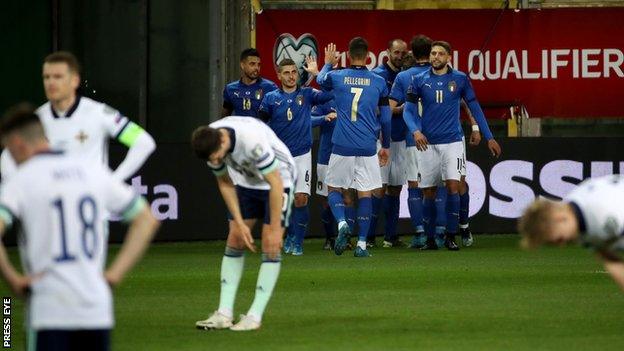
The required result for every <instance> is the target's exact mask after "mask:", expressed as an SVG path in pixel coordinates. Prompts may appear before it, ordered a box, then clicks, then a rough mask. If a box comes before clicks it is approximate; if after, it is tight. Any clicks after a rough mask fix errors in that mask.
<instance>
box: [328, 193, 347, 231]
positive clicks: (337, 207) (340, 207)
mask: <svg viewBox="0 0 624 351" xmlns="http://www.w3.org/2000/svg"><path fill="white" fill-rule="evenodd" d="M327 202H328V203H329V208H331V211H332V213H333V215H334V218H335V219H336V222H338V223H340V222H342V221H344V220H345V204H344V201H343V200H342V194H341V193H340V192H339V191H330V192H329V195H327Z"/></svg>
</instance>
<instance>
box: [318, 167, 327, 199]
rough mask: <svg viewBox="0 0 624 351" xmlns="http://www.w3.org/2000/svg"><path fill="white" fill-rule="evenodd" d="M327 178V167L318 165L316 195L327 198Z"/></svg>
mask: <svg viewBox="0 0 624 351" xmlns="http://www.w3.org/2000/svg"><path fill="white" fill-rule="evenodd" d="M326 177H327V165H322V164H320V163H317V164H316V195H320V196H327V194H328V192H327V183H325V178H326Z"/></svg>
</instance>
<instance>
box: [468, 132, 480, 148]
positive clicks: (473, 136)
mask: <svg viewBox="0 0 624 351" xmlns="http://www.w3.org/2000/svg"><path fill="white" fill-rule="evenodd" d="M480 142H481V132H479V131H476V130H474V131H472V133H470V141H469V142H468V144H470V145H472V146H477V145H479V143H480Z"/></svg>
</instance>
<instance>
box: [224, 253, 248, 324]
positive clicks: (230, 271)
mask: <svg viewBox="0 0 624 351" xmlns="http://www.w3.org/2000/svg"><path fill="white" fill-rule="evenodd" d="M244 252H245V251H243V250H239V249H234V248H231V247H226V248H225V255H224V256H223V261H221V295H220V298H219V310H218V311H219V313H221V314H222V315H224V316H226V317H228V318H232V317H233V316H234V313H233V311H234V300H235V299H236V291H237V290H238V284H239V283H240V280H241V277H242V276H243V268H244V266H245V256H244Z"/></svg>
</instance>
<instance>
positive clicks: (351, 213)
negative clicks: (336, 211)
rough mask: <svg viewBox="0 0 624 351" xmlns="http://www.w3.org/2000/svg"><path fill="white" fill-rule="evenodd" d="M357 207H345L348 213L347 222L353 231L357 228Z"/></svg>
mask: <svg viewBox="0 0 624 351" xmlns="http://www.w3.org/2000/svg"><path fill="white" fill-rule="evenodd" d="M355 212H356V211H355V207H353V206H347V207H345V214H346V215H347V224H349V229H351V233H353V232H354V230H355Z"/></svg>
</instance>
